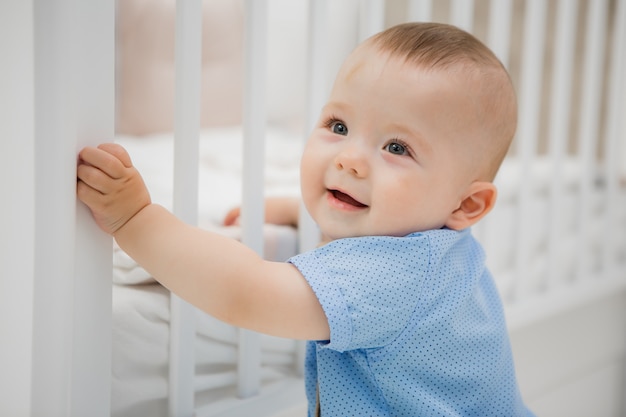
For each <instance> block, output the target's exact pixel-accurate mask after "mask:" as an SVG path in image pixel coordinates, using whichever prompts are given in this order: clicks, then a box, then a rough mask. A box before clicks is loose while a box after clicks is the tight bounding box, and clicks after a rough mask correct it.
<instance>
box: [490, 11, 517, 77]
mask: <svg viewBox="0 0 626 417" xmlns="http://www.w3.org/2000/svg"><path fill="white" fill-rule="evenodd" d="M512 17H513V0H497V1H492V2H490V7H489V32H488V35H487V36H488V40H487V44H488V45H489V47H490V48H491V50H492V51H493V52H494V53H495V54H496V56H497V57H498V58H499V59H500V61H502V64H504V66H505V67H507V68H508V66H509V58H510V53H511V52H510V51H511V20H512Z"/></svg>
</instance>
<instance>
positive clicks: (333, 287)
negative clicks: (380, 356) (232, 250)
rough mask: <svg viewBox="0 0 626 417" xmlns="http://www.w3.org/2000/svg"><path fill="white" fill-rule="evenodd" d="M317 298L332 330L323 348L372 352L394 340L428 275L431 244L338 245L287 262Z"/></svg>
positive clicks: (419, 239)
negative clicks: (296, 270) (305, 281)
mask: <svg viewBox="0 0 626 417" xmlns="http://www.w3.org/2000/svg"><path fill="white" fill-rule="evenodd" d="M289 262H290V263H292V264H293V265H295V266H296V268H298V270H300V272H301V273H302V274H303V276H304V277H305V279H306V280H307V281H308V283H309V285H310V286H311V288H312V289H313V291H314V292H315V294H316V295H317V297H318V299H319V301H320V304H321V305H322V308H323V309H324V312H325V313H326V317H327V318H328V322H329V326H330V334H331V337H330V341H329V342H328V343H327V344H326V345H325V347H326V348H329V349H333V350H337V351H340V352H343V351H347V350H353V349H361V348H376V347H382V346H385V345H387V344H388V343H390V342H392V341H393V340H395V339H396V338H397V337H398V336H399V334H400V333H401V332H402V331H403V330H404V328H405V327H406V325H407V323H408V322H409V320H410V318H411V316H412V315H413V314H414V312H415V309H416V306H417V305H418V303H419V299H420V291H421V289H422V287H423V285H424V281H425V280H426V279H427V277H428V275H429V239H428V237H427V236H425V235H423V234H419V233H416V234H412V235H409V236H407V237H401V238H397V237H360V238H348V239H340V240H336V241H333V242H330V243H329V244H327V245H325V246H323V247H321V248H318V249H316V250H313V251H311V252H307V253H304V254H301V255H298V256H295V257H293V258H291V259H290V260H289Z"/></svg>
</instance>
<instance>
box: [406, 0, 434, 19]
mask: <svg viewBox="0 0 626 417" xmlns="http://www.w3.org/2000/svg"><path fill="white" fill-rule="evenodd" d="M408 15H409V19H410V20H411V21H414V22H430V21H431V20H432V19H433V0H409V11H408Z"/></svg>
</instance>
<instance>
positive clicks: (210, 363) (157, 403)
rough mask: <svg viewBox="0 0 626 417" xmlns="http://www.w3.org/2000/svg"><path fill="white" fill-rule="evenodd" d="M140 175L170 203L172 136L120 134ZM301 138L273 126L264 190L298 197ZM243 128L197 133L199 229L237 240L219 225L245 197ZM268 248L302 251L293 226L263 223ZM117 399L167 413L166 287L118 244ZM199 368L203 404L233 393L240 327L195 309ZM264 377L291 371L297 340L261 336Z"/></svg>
mask: <svg viewBox="0 0 626 417" xmlns="http://www.w3.org/2000/svg"><path fill="white" fill-rule="evenodd" d="M116 142H118V143H120V144H121V145H123V146H124V147H125V148H126V149H127V150H128V152H129V154H130V155H131V158H132V160H133V163H134V164H135V166H136V167H137V168H138V169H139V171H140V172H141V173H142V176H143V177H144V181H145V182H146V185H147V186H148V188H149V190H150V194H151V197H152V200H153V201H154V202H156V203H159V204H162V205H163V206H165V207H167V208H171V206H172V184H173V181H172V172H173V157H172V155H173V138H172V134H159V135H152V136H147V137H130V136H119V137H117V138H116ZM301 147H302V141H301V139H300V138H297V137H294V135H293V134H289V133H287V132H284V131H278V130H270V131H268V135H267V142H266V162H267V163H266V169H265V177H266V180H265V192H266V195H283V196H284V195H292V196H297V195H298V193H299V192H298V174H299V170H298V165H299V159H300V150H301ZM241 149H242V139H241V129H240V128H239V127H233V128H220V129H210V130H205V131H203V132H202V133H201V138H200V153H199V158H200V164H199V218H198V224H199V225H200V227H203V228H206V229H210V230H213V231H216V232H218V233H222V234H225V235H227V236H231V237H233V238H239V236H240V234H241V229H240V228H239V227H222V226H220V224H221V220H222V218H223V216H224V215H225V213H226V212H227V211H228V210H229V209H230V208H232V207H234V206H236V205H239V204H240V201H241V181H240V179H241V168H242V163H241ZM263 235H264V243H265V254H264V256H265V257H266V258H268V259H272V260H285V259H287V258H288V257H290V256H292V255H294V254H295V253H296V251H297V234H296V231H295V230H294V229H293V228H291V227H286V226H273V225H265V226H264V229H263ZM113 282H114V285H113V330H112V332H113V352H112V363H113V365H112V368H113V369H112V387H111V390H112V404H111V414H112V416H115V417H127V416H148V415H149V416H157V417H158V416H166V415H167V394H168V388H167V387H168V380H167V375H168V362H169V358H168V350H169V318H170V311H169V293H168V291H167V290H166V289H165V288H163V287H162V286H161V285H160V284H158V283H156V282H155V281H154V280H153V279H152V278H151V277H150V275H149V274H148V273H147V272H146V271H145V270H143V268H141V267H139V266H138V265H137V264H136V263H135V262H134V261H133V260H132V259H131V258H130V257H128V255H126V254H125V253H124V252H123V251H122V250H121V249H120V248H119V247H115V248H114V272H113ZM196 321H197V333H198V334H197V341H196V346H195V355H196V374H197V376H199V377H203V376H204V377H207V376H210V378H209V379H208V381H209V382H208V383H207V382H206V381H207V380H206V379H205V383H204V386H203V387H202V388H201V389H199V390H198V392H197V393H196V397H197V402H198V404H203V403H207V402H210V401H216V400H219V399H221V398H224V397H227V396H233V395H234V393H235V385H234V381H235V370H236V360H237V345H236V344H237V331H236V329H234V328H232V327H230V326H228V325H225V324H223V323H221V322H219V321H217V320H215V319H213V318H212V317H210V316H208V315H206V314H204V313H202V312H196ZM261 346H262V352H261V361H262V372H261V376H262V383H263V384H270V383H271V382H273V381H276V380H277V379H279V378H284V377H286V376H293V375H294V374H295V372H296V371H295V369H294V366H293V364H294V362H295V361H294V355H295V350H296V346H295V342H293V341H291V340H286V339H280V338H274V337H270V336H264V335H262V336H261Z"/></svg>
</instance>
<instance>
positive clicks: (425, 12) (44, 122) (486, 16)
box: [0, 0, 626, 417]
mask: <svg viewBox="0 0 626 417" xmlns="http://www.w3.org/2000/svg"><path fill="white" fill-rule="evenodd" d="M118 1H124V0H118ZM233 1H234V0H233ZM272 1H274V2H276V1H278V0H247V1H246V2H245V3H242V4H243V5H244V6H245V21H246V26H245V34H246V36H245V46H246V49H245V50H246V55H245V59H244V62H245V80H246V82H245V85H244V92H245V97H246V98H245V100H244V110H243V114H244V121H243V125H242V129H241V130H242V131H243V137H244V145H243V150H244V151H243V155H242V158H243V164H242V165H243V166H244V167H245V168H244V170H243V172H242V173H241V178H242V183H243V185H242V204H243V206H244V211H243V213H244V216H246V217H244V218H243V223H244V224H245V228H243V231H242V235H241V239H242V240H243V242H244V243H246V244H247V245H249V246H251V247H252V248H254V249H255V250H257V251H258V252H259V253H263V248H264V233H263V225H262V221H263V211H262V201H263V196H264V194H263V187H262V178H263V175H264V174H263V173H264V170H265V169H266V166H265V165H264V163H263V161H262V159H261V158H259V157H258V156H259V155H261V154H263V152H264V138H265V136H266V133H267V123H266V112H267V109H266V104H265V103H266V101H267V100H266V98H267V96H266V94H267V91H266V86H265V79H266V70H267V69H266V68H267V54H266V48H267V30H268V20H267V7H268V4H269V3H271V2H272ZM295 1H297V2H298V4H300V6H301V7H304V8H306V16H307V17H308V29H307V31H308V32H307V33H308V37H307V38H308V39H307V41H306V44H304V45H302V46H301V48H303V49H306V51H307V53H306V56H307V60H306V62H305V63H302V69H305V70H307V77H308V78H307V86H306V91H307V95H306V98H303V101H305V102H306V106H305V107H306V108H307V113H306V114H304V115H301V118H302V120H304V122H303V125H302V126H301V130H302V131H301V134H300V135H298V136H299V138H300V139H302V140H303V139H304V138H305V137H306V131H307V130H308V129H309V128H310V126H311V125H312V123H313V121H314V120H315V119H316V117H317V115H316V113H317V110H318V109H319V108H320V107H321V105H322V103H323V102H324V99H325V94H326V93H327V92H328V90H329V86H330V82H331V81H332V80H331V79H330V78H329V76H328V74H329V72H330V71H329V68H332V67H334V66H335V65H336V62H334V61H333V60H332V59H330V60H329V57H332V56H335V55H338V54H339V55H340V54H341V53H340V52H337V51H336V50H334V52H333V46H334V47H335V48H336V45H335V44H337V43H341V45H342V47H345V45H346V43H350V42H352V43H355V42H357V41H358V40H360V39H363V38H364V37H366V36H369V35H370V34H372V33H375V32H377V31H379V30H381V29H383V28H384V27H386V26H389V25H391V24H394V23H399V22H402V21H406V20H435V21H446V22H450V23H453V24H456V25H458V26H460V27H462V28H465V29H466V30H468V31H471V32H473V33H475V34H476V35H477V36H478V37H480V38H481V39H483V40H484V41H485V42H486V43H487V44H488V45H489V46H490V47H492V49H493V50H494V51H495V52H496V54H497V55H498V56H499V57H500V58H501V60H502V61H503V62H504V64H505V65H506V66H507V67H508V68H509V70H510V72H511V74H512V77H513V80H514V83H515V85H516V88H517V90H518V95H519V103H520V118H519V128H518V132H517V137H516V140H515V142H514V145H513V148H512V150H511V152H510V155H509V156H508V157H507V159H506V161H505V164H504V165H503V167H502V170H501V172H500V173H499V175H498V178H497V179H496V181H497V184H498V187H499V191H500V196H499V201H498V204H497V205H496V209H495V210H494V212H493V213H491V214H490V215H489V216H487V217H486V218H485V220H484V221H483V223H481V224H480V225H479V226H477V227H476V228H475V231H474V232H475V234H476V236H477V237H478V238H479V240H481V242H482V243H483V245H484V247H485V250H486V253H487V257H488V264H489V266H490V268H491V270H492V272H493V274H494V277H495V279H496V282H497V284H498V286H499V288H500V291H501V293H502V296H503V300H504V303H505V308H506V312H507V320H508V324H509V328H510V331H511V334H512V343H513V349H514V355H515V359H516V366H517V371H518V375H519V381H520V385H521V389H522V391H523V395H524V397H525V399H526V400H527V401H528V403H529V405H530V406H531V408H533V409H534V410H535V411H536V412H537V413H538V414H539V415H542V416H543V415H545V416H561V415H568V416H588V415H594V416H607V417H608V416H623V415H626V404H624V400H623V397H624V396H623V394H624V391H626V384H625V383H624V381H625V380H626V379H625V376H626V337H625V335H626V332H625V329H626V314H625V313H626V208H625V207H626V134H625V133H624V131H625V130H626V123H624V122H623V120H624V118H626V0H580V1H576V0H558V1H557V0H491V1H489V0H450V1H446V2H443V1H437V2H435V1H432V0H430V1H429V0H387V1H385V0H342V3H341V5H340V6H339V5H338V3H337V2H335V3H332V2H330V1H328V0H308V1H307V0H292V3H291V4H294V3H293V2H295ZM115 6H116V5H115V2H114V1H112V0H108V1H107V0H90V1H88V2H85V1H79V0H47V1H43V0H6V1H3V2H2V4H0V51H2V52H3V54H4V55H5V57H4V59H3V61H2V63H0V69H1V71H0V91H1V92H2V94H0V115H1V116H0V137H1V138H2V139H0V155H2V156H3V158H2V159H3V164H0V178H1V180H0V181H2V188H1V189H2V190H3V195H4V197H3V203H2V205H0V230H2V232H1V238H0V242H1V245H2V246H1V247H0V249H1V250H0V261H1V262H0V265H1V267H2V269H1V270H2V273H1V274H2V275H1V279H0V284H1V287H0V317H1V318H0V323H2V327H0V337H1V339H0V340H1V343H0V346H1V349H2V352H1V353H2V354H1V355H0V370H2V372H0V398H1V401H0V415H3V416H4V415H7V416H31V415H32V416H46V417H47V416H86V415H89V416H100V415H101V416H108V415H110V414H111V367H112V363H111V344H112V337H111V326H112V323H113V322H112V318H111V303H112V299H111V271H112V267H113V266H112V261H111V259H112V249H111V239H110V238H108V237H106V236H103V235H102V233H100V232H99V231H98V230H97V228H96V227H95V225H94V224H93V222H92V220H91V218H90V216H89V214H88V213H87V211H86V209H85V208H84V207H82V206H81V205H77V204H76V200H75V196H74V193H75V158H76V151H77V150H78V149H79V148H81V147H83V146H85V145H87V144H96V143H99V142H102V141H106V140H110V139H111V138H112V137H114V134H115V133H114V119H115V114H114V107H115V106H114V102H115V97H114V92H115V78H114V73H115V71H114V62H115V54H116V51H115V36H114V29H115V24H116V7H115ZM202 7H203V5H202V1H201V0H178V1H177V5H176V12H177V15H176V16H177V17H176V19H177V32H176V69H177V73H176V77H177V78H176V103H177V105H176V117H175V120H176V125H175V130H174V132H173V133H174V136H175V137H176V139H175V145H174V150H175V159H174V180H173V183H174V194H173V210H174V211H175V212H176V213H177V214H178V215H179V216H180V217H181V218H182V219H184V220H185V221H187V222H189V223H195V222H196V221H197V218H198V195H197V193H196V191H195V190H196V189H197V188H198V187H197V184H198V181H199V180H198V170H199V167H198V153H199V150H198V149H199V146H200V145H199V143H198V137H199V133H198V132H199V131H200V122H199V120H200V88H199V85H200V82H201V81H200V78H201V77H200V43H201V42H211V41H212V40H211V39H201V36H200V34H201V19H200V18H199V16H201V14H202V13H201V11H202ZM336 7H340V8H341V12H342V13H340V14H339V17H340V18H341V19H338V15H337V9H334V8H336ZM350 12H352V13H350ZM330 21H333V22H335V24H336V23H337V22H338V21H340V22H339V23H340V24H339V25H338V26H340V27H341V26H345V28H347V29H346V30H347V32H346V33H345V38H346V39H347V41H345V42H344V41H341V42H339V41H338V40H335V39H331V37H330V35H329V33H333V34H336V33H338V31H337V30H335V29H336V27H335V29H333V30H329V28H328V24H329V23H328V22H330ZM333 27H334V26H333ZM131 156H132V155H131ZM295 159H297V155H296V156H295ZM246 207H248V208H249V209H248V210H246V209H245V208H246ZM316 239H317V236H316V229H315V226H314V225H312V223H311V221H310V219H308V218H307V217H306V216H303V218H302V220H301V226H300V230H299V243H298V247H299V249H300V250H305V249H307V248H311V247H313V246H314V245H315V242H316ZM296 249H297V248H296V246H295V245H294V250H296ZM195 315H196V312H194V311H193V309H192V308H191V307H190V306H188V305H187V304H185V303H184V302H182V301H180V300H179V299H177V298H176V297H175V296H173V297H172V301H171V317H170V329H171V339H170V340H171V342H170V347H169V358H170V361H169V362H170V367H169V378H170V380H169V381H170V382H169V395H168V397H169V406H168V411H167V413H168V414H169V415H170V416H191V415H198V416H233V417H235V416H240V417H241V416H267V417H270V416H274V417H278V416H283V417H287V416H292V415H293V416H295V415H302V414H303V413H304V406H303V404H304V403H303V402H304V398H303V386H302V384H303V383H302V379H301V377H300V375H301V372H302V367H301V365H298V364H301V363H302V346H299V347H296V348H294V365H293V374H292V375H290V376H286V377H284V378H279V379H278V380H276V381H274V382H272V383H263V382H262V377H261V358H260V356H261V353H260V352H261V340H260V337H259V335H256V334H253V333H250V332H247V331H241V332H240V334H239V339H238V347H239V349H238V358H237V372H236V376H233V375H232V374H229V375H228V376H227V377H226V379H229V380H230V379H233V378H234V379H235V381H232V383H231V382H229V384H231V385H233V386H236V389H235V390H234V391H233V392H234V394H230V393H229V394H227V395H222V396H221V397H220V398H218V399H212V400H211V401H208V402H207V403H201V401H200V402H197V401H196V398H195V393H196V391H198V390H199V389H201V388H199V387H202V386H207V385H211V384H213V382H212V381H213V380H214V379H215V378H213V379H212V380H211V381H208V382H207V380H206V379H204V380H203V379H202V378H200V377H196V376H195V361H194V353H195V351H194V343H195V342H194V339H195V332H196V329H195V328H194V325H193V324H194V323H195V318H194V317H195ZM219 384H222V382H219ZM163 412H164V413H165V411H163Z"/></svg>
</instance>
